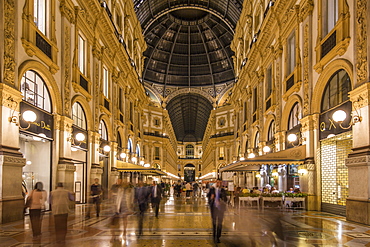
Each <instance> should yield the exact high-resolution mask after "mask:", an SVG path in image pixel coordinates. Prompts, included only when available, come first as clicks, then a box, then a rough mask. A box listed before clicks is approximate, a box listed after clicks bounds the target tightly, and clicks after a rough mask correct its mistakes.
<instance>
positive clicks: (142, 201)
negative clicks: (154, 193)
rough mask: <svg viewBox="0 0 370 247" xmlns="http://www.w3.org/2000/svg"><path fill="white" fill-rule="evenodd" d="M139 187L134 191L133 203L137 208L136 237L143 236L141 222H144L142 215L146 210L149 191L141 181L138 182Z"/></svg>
mask: <svg viewBox="0 0 370 247" xmlns="http://www.w3.org/2000/svg"><path fill="white" fill-rule="evenodd" d="M138 185H139V186H138V187H137V188H136V190H135V202H136V203H137V205H138V208H139V214H138V217H139V225H138V228H139V233H138V235H139V236H141V235H143V221H144V214H145V211H146V210H147V208H148V200H149V196H150V190H148V188H147V187H144V184H143V182H142V181H140V182H139V184H138Z"/></svg>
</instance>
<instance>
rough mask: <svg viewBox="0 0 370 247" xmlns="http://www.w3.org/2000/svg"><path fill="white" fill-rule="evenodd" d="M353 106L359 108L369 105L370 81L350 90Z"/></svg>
mask: <svg viewBox="0 0 370 247" xmlns="http://www.w3.org/2000/svg"><path fill="white" fill-rule="evenodd" d="M349 96H350V99H351V101H352V103H353V108H356V109H359V108H362V107H365V106H368V105H369V97H370V82H367V83H364V84H361V85H360V86H359V87H357V88H355V89H353V90H352V91H351V92H349Z"/></svg>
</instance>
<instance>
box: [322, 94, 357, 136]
mask: <svg viewBox="0 0 370 247" xmlns="http://www.w3.org/2000/svg"><path fill="white" fill-rule="evenodd" d="M337 110H343V111H344V112H346V113H347V118H346V119H345V120H344V121H343V123H342V126H344V127H347V126H349V123H350V121H351V112H352V102H351V101H348V102H346V103H344V104H342V105H340V106H338V107H336V108H334V109H332V110H330V111H327V112H324V113H322V114H320V126H319V130H320V131H319V132H320V140H322V139H325V138H327V137H328V135H330V134H334V135H338V134H340V133H343V132H347V131H349V130H351V129H352V127H351V128H349V129H343V128H341V127H340V126H339V123H337V122H334V120H333V113H334V112H336V111H337Z"/></svg>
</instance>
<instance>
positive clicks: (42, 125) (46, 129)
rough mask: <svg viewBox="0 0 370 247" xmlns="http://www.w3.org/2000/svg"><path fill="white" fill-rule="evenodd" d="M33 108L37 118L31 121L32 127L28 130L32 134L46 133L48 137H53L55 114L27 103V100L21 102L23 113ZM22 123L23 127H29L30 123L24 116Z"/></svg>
mask: <svg viewBox="0 0 370 247" xmlns="http://www.w3.org/2000/svg"><path fill="white" fill-rule="evenodd" d="M27 110H31V111H33V112H34V113H36V116H37V119H36V121H35V122H33V123H31V125H30V127H29V128H28V129H27V130H26V132H30V133H32V134H36V135H39V134H45V136H46V137H47V138H53V131H52V130H53V116H52V115H51V114H50V113H48V112H45V111H43V110H41V109H39V108H37V107H35V106H33V105H30V104H27V103H26V102H21V104H20V112H21V115H22V113H23V112H25V111H27ZM20 125H21V126H22V127H27V126H28V123H27V122H25V121H24V120H23V119H22V118H20Z"/></svg>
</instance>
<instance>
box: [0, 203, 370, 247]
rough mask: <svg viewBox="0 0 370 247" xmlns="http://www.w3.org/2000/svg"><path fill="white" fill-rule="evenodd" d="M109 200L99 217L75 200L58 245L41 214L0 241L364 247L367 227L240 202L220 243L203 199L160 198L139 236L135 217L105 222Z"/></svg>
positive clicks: (8, 229) (71, 245)
mask: <svg viewBox="0 0 370 247" xmlns="http://www.w3.org/2000/svg"><path fill="white" fill-rule="evenodd" d="M111 208H112V205H109V204H108V203H106V204H104V205H103V210H102V213H101V215H100V217H98V218H97V217H92V218H90V219H87V220H86V219H85V217H84V215H85V210H86V205H77V206H76V211H75V213H74V214H71V215H70V217H69V219H68V234H67V239H66V242H65V243H64V244H57V243H56V242H55V235H54V225H53V224H54V220H53V217H51V215H50V213H45V215H44V217H43V223H42V236H41V238H39V239H34V238H33V237H32V231H31V230H30V222H29V217H28V216H26V217H25V219H24V221H17V222H13V223H8V224H3V225H0V246H68V247H75V246H89V247H90V246H91V247H94V246H132V247H136V246H143V247H144V246H148V247H182V246H189V247H190V246H191V247H197V246H219V247H223V246H231V247H241V246H262V247H268V246H289V247H290V246H302V247H303V246H304V247H305V246H369V247H370V226H363V225H359V224H354V223H350V222H346V220H345V218H344V217H340V216H336V215H332V214H328V213H323V212H314V211H298V210H297V211H291V210H290V211H289V210H286V211H281V210H279V208H268V209H265V210H263V211H261V210H258V209H255V208H250V207H246V206H242V207H241V208H232V207H229V209H228V211H227V212H226V214H225V219H224V228H223V234H222V237H221V243H218V244H215V243H214V242H213V240H212V233H211V231H212V226H211V216H210V213H209V209H208V207H207V202H206V200H205V199H204V198H194V199H186V198H173V197H169V198H166V199H163V200H162V202H161V208H160V214H159V218H155V217H154V215H153V213H152V210H151V209H149V210H148V212H147V214H146V216H145V219H144V227H143V230H144V232H143V235H142V236H138V235H137V216H136V215H130V216H129V217H128V226H127V233H126V235H125V236H124V235H123V226H122V224H120V226H119V227H117V226H116V227H113V226H112V225H111V219H112V217H111V216H112V211H111V210H110V209H111Z"/></svg>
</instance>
